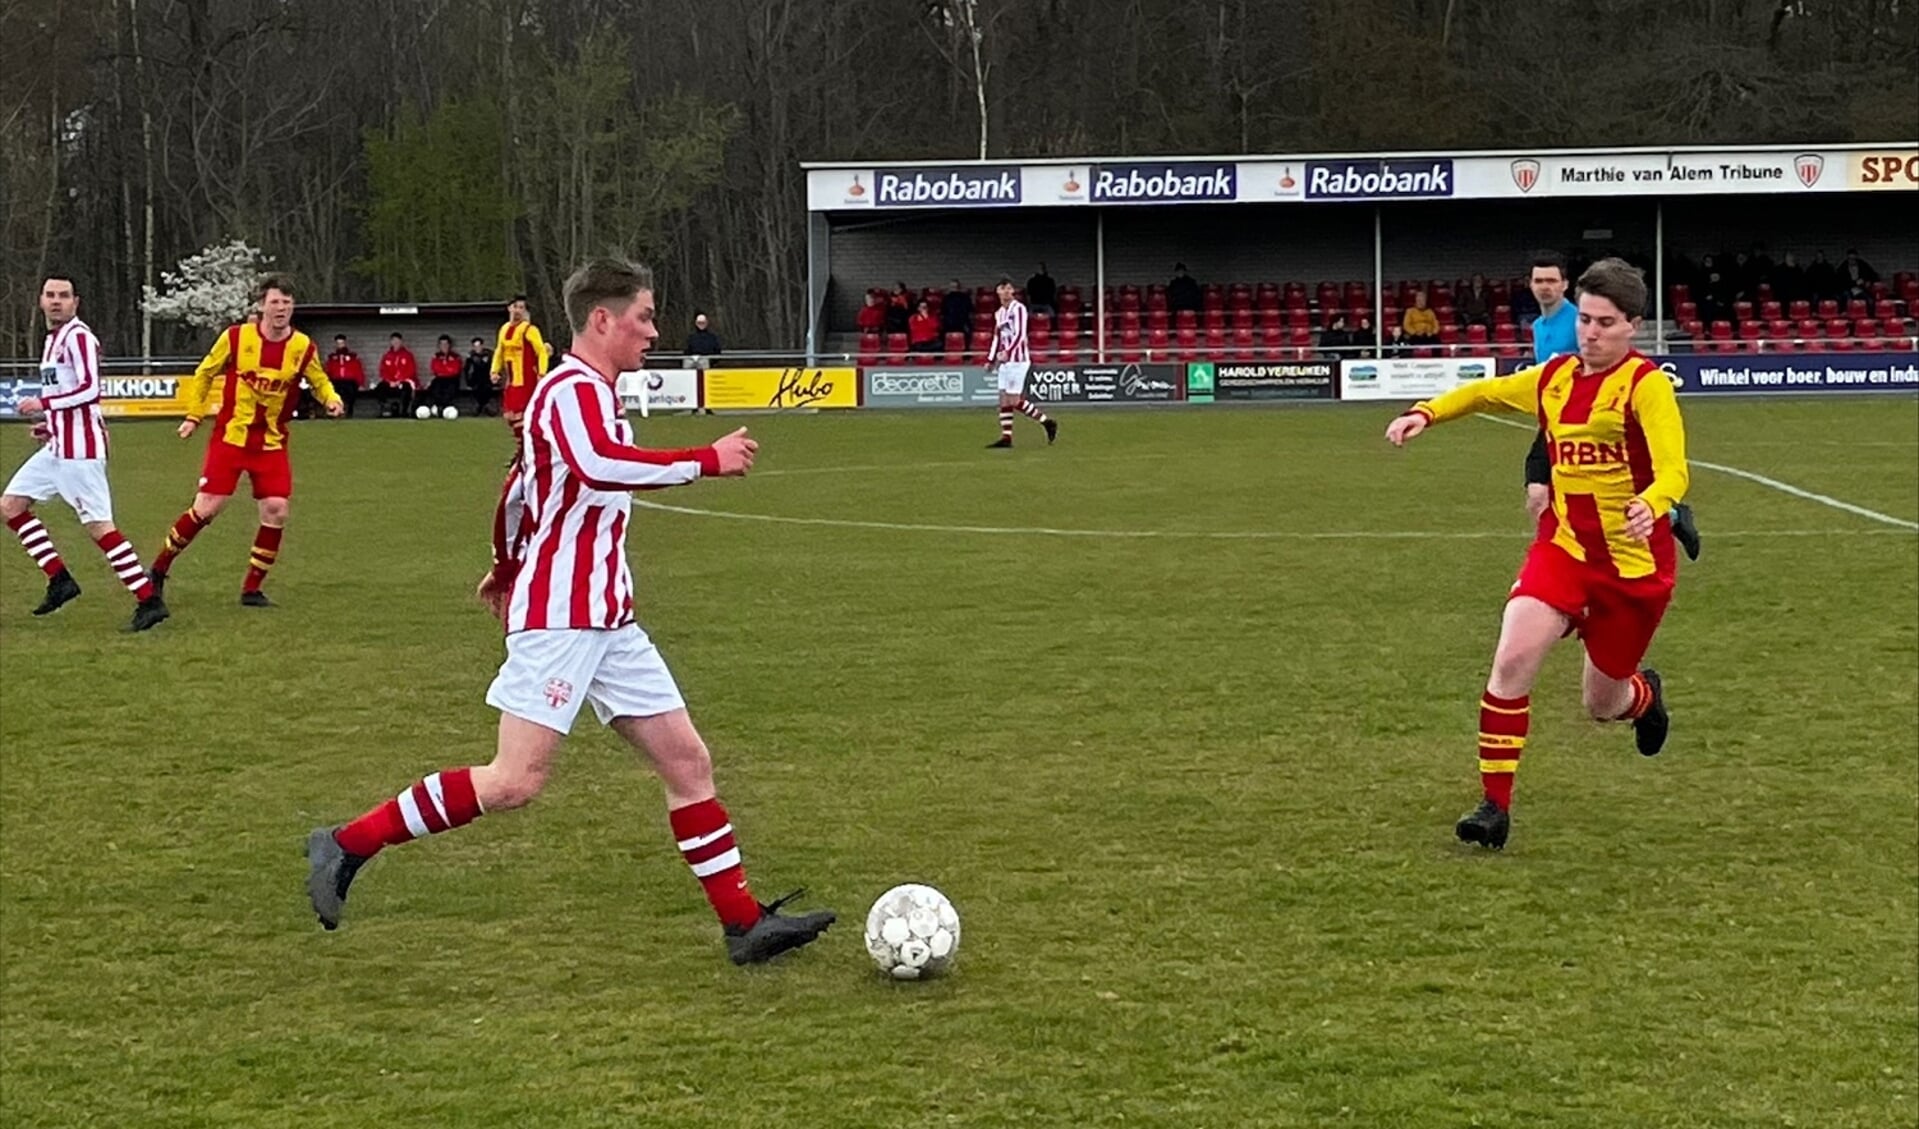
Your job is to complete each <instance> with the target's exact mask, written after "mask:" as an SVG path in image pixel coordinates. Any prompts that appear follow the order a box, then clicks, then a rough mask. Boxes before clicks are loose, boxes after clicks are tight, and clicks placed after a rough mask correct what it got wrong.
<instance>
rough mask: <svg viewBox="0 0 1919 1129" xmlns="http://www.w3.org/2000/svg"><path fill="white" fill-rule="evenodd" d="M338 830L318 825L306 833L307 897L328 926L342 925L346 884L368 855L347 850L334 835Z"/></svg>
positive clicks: (315, 914) (323, 925) (351, 883)
mask: <svg viewBox="0 0 1919 1129" xmlns="http://www.w3.org/2000/svg"><path fill="white" fill-rule="evenodd" d="M336 830H338V829H337V828H333V827H316V828H314V829H313V833H312V834H310V835H308V836H307V868H308V869H307V900H308V901H310V902H312V903H313V914H314V916H315V917H318V918H319V919H320V925H321V927H322V928H325V929H338V928H339V927H340V914H341V913H342V912H343V911H345V909H346V891H347V887H348V886H351V885H353V876H354V875H355V874H358V873H359V872H360V868H361V867H362V866H364V865H366V859H364V858H362V857H360V856H359V855H352V854H348V853H347V850H346V848H345V847H342V846H341V845H340V841H339V840H338V839H336V838H334V837H333V833H334V831H336Z"/></svg>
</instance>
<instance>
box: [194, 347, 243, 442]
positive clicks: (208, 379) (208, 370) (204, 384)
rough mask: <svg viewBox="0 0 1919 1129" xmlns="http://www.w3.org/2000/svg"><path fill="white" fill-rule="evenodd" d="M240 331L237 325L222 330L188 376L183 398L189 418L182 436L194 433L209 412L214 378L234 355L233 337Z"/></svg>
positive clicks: (223, 369)
mask: <svg viewBox="0 0 1919 1129" xmlns="http://www.w3.org/2000/svg"><path fill="white" fill-rule="evenodd" d="M239 332H240V327H239V326H237V325H236V326H234V327H232V328H231V329H224V330H221V331H220V336H218V337H216V338H214V339H213V348H211V349H208V350H207V355H206V356H205V357H204V358H203V359H202V360H201V361H200V366H199V367H198V368H196V369H194V370H193V375H192V376H190V377H188V378H187V386H186V388H185V389H184V391H183V393H182V398H183V399H185V400H186V402H187V418H186V420H185V422H183V423H181V424H180V438H182V439H185V438H186V437H187V436H189V435H192V434H193V431H194V429H195V428H197V427H199V426H200V419H201V417H203V416H205V415H206V414H207V413H206V405H207V396H208V395H209V394H211V393H212V391H213V379H214V378H215V377H217V376H219V375H220V374H221V373H222V372H224V371H226V367H227V362H228V361H229V360H231V359H232V357H233V339H234V337H235V336H237V335H238V334H239Z"/></svg>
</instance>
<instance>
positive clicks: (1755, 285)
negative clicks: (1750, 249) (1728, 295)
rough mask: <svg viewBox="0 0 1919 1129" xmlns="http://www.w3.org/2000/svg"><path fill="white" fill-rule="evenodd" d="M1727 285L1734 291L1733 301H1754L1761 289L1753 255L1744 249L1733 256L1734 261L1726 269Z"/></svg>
mask: <svg viewBox="0 0 1919 1129" xmlns="http://www.w3.org/2000/svg"><path fill="white" fill-rule="evenodd" d="M1724 273H1725V276H1726V286H1727V288H1728V289H1729V290H1731V291H1732V298H1733V301H1735V302H1738V301H1747V302H1750V301H1752V297H1753V295H1754V294H1755V293H1757V292H1758V289H1759V282H1760V279H1759V272H1758V271H1757V270H1755V269H1754V267H1753V262H1752V256H1751V255H1748V254H1746V253H1745V252H1744V251H1740V252H1737V253H1735V254H1734V255H1733V257H1732V263H1731V265H1729V266H1728V267H1726V269H1725V272H1724Z"/></svg>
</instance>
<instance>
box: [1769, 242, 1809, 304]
mask: <svg viewBox="0 0 1919 1129" xmlns="http://www.w3.org/2000/svg"><path fill="white" fill-rule="evenodd" d="M1772 296H1773V297H1774V298H1775V299H1777V300H1778V301H1779V303H1780V304H1781V305H1786V304H1789V303H1792V302H1797V301H1799V300H1800V299H1801V298H1804V297H1805V296H1806V272H1805V269H1804V268H1802V267H1801V266H1800V265H1799V258H1798V256H1796V255H1794V254H1793V253H1792V252H1791V251H1787V252H1786V253H1785V254H1784V255H1782V256H1780V259H1779V265H1778V266H1776V267H1774V268H1773V270H1772Z"/></svg>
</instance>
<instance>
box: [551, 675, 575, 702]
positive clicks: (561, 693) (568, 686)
mask: <svg viewBox="0 0 1919 1129" xmlns="http://www.w3.org/2000/svg"><path fill="white" fill-rule="evenodd" d="M572 700H573V684H572V683H571V682H568V681H567V680H566V679H564V678H549V679H547V680H546V704H547V705H549V706H552V707H553V708H554V709H556V710H557V709H559V708H560V707H561V706H563V705H565V704H567V703H568V702H570V701H572Z"/></svg>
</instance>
